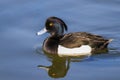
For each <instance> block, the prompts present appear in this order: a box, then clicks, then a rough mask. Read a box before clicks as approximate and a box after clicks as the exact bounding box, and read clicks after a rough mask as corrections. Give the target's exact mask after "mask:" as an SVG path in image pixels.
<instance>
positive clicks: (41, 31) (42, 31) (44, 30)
mask: <svg viewBox="0 0 120 80" xmlns="http://www.w3.org/2000/svg"><path fill="white" fill-rule="evenodd" d="M46 32H47V30H46V28H44V29H42V30H40V31H39V32H37V35H38V36H39V35H42V34H44V33H46Z"/></svg>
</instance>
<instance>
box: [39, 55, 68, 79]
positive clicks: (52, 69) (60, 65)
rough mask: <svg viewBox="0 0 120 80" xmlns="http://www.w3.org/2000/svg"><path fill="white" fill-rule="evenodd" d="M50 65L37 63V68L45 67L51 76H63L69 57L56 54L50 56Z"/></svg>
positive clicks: (66, 70) (65, 72)
mask: <svg viewBox="0 0 120 80" xmlns="http://www.w3.org/2000/svg"><path fill="white" fill-rule="evenodd" d="M51 62H52V65H50V66H43V65H38V67H39V68H42V69H45V70H46V71H47V72H48V75H49V76H50V77H52V78H62V77H65V76H66V74H67V72H68V70H69V65H70V58H61V57H58V56H54V57H51Z"/></svg>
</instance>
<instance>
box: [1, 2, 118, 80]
mask: <svg viewBox="0 0 120 80" xmlns="http://www.w3.org/2000/svg"><path fill="white" fill-rule="evenodd" d="M50 16H57V17H60V18H62V19H63V20H64V21H65V22H66V24H67V25H68V27H69V31H68V32H78V31H86V32H91V33H94V34H99V35H102V36H104V37H106V38H113V39H114V41H113V42H112V43H111V44H110V45H109V48H110V51H109V52H108V54H100V55H93V56H91V57H90V58H87V59H84V60H81V59H79V58H77V59H63V60H62V61H61V59H59V58H58V59H57V60H56V59H51V58H48V57H47V56H46V55H44V53H43V52H42V50H39V51H37V48H41V46H42V43H43V40H44V39H45V38H46V37H47V36H49V35H48V34H45V35H42V36H40V37H38V36H36V35H35V33H36V32H37V31H39V30H40V29H42V28H43V27H44V22H45V20H46V18H47V17H50ZM119 40H120V0H74V1H72V0H66V1H60V0H53V1H50V0H20V1H16V0H0V80H54V78H52V77H51V76H49V75H48V73H47V71H46V70H44V69H42V68H39V67H40V66H41V67H44V68H45V67H47V68H48V67H49V68H51V67H50V66H53V65H56V66H58V67H57V68H59V69H60V70H61V77H60V78H55V80H73V79H74V80H80V79H81V80H105V79H109V80H119V79H120V76H119V74H120V46H119V44H120V41H119ZM60 61H61V62H60ZM60 64H61V65H64V66H63V67H60ZM38 66H39V67H38ZM59 69H57V70H59ZM57 70H56V71H57ZM53 76H55V74H53Z"/></svg>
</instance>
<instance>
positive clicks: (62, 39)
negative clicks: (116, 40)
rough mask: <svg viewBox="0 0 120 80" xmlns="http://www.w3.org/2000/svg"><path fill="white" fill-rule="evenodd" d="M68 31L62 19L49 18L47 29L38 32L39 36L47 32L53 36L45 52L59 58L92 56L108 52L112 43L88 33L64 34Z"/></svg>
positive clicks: (44, 48)
mask: <svg viewBox="0 0 120 80" xmlns="http://www.w3.org/2000/svg"><path fill="white" fill-rule="evenodd" d="M67 29H68V28H67V25H66V24H65V23H64V21H63V20H62V19H60V18H57V17H49V18H48V19H47V20H46V23H45V28H44V29H43V30H41V31H39V32H37V35H41V34H43V33H45V32H48V33H50V35H51V36H50V37H48V38H47V39H45V41H44V43H43V50H44V52H46V53H48V54H57V55H59V56H81V55H91V54H95V53H101V52H104V51H107V46H108V44H109V43H110V42H111V41H112V39H109V40H108V39H104V38H103V37H102V36H99V35H94V34H91V33H86V32H75V33H68V34H64V31H67Z"/></svg>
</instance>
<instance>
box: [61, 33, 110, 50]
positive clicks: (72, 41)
mask: <svg viewBox="0 0 120 80" xmlns="http://www.w3.org/2000/svg"><path fill="white" fill-rule="evenodd" d="M107 41H108V40H106V39H104V38H103V37H102V36H99V35H93V34H90V33H86V32H76V33H68V34H65V35H64V37H63V38H61V39H60V43H59V45H62V46H64V47H67V48H75V47H80V46H81V45H89V46H91V47H92V48H100V47H103V48H104V47H107V44H108V43H107V44H106V45H104V44H105V43H106V42H107Z"/></svg>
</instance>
